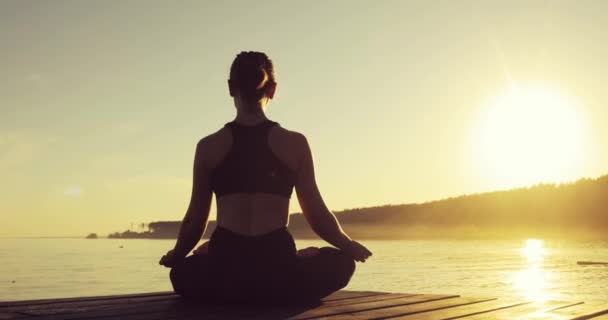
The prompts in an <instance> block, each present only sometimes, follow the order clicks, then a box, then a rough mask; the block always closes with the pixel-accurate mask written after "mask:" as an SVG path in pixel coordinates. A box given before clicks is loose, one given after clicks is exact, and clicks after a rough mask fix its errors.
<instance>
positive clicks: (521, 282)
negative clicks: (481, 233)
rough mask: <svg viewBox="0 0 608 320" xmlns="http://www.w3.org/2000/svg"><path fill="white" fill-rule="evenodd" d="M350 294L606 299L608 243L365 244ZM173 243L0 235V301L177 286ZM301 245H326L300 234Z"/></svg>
mask: <svg viewBox="0 0 608 320" xmlns="http://www.w3.org/2000/svg"><path fill="white" fill-rule="evenodd" d="M361 242H362V243H363V244H365V245H366V246H367V247H368V248H369V249H370V250H371V251H372V252H373V256H372V257H371V258H370V259H369V260H367V261H366V262H364V263H358V264H357V269H356V271H355V274H354V276H353V278H352V279H351V282H350V283H349V285H348V286H347V287H346V289H349V290H364V291H382V292H399V293H420V294H458V295H461V296H474V297H480V296H487V297H499V298H504V299H513V300H535V301H539V300H560V301H577V302H578V301H585V302H608V290H607V288H608V265H578V264H577V261H604V262H608V241H569V240H546V239H515V240H399V241H392V240H391V241H385V240H367V241H365V240H364V241H361ZM174 243H175V240H150V239H105V238H100V239H77V238H3V239H0V301H13V300H30V299H47V298H64V297H77V296H81V297H82V296H99V295H115V294H130V293H143V292H158V291H170V290H172V287H171V283H170V281H169V269H167V268H165V267H163V266H161V265H159V264H158V261H159V259H160V257H161V256H162V255H163V254H165V253H166V252H167V251H168V250H169V249H171V248H172V247H173V246H174ZM296 243H297V245H298V248H304V247H308V246H325V245H327V244H325V243H324V242H322V241H316V240H296Z"/></svg>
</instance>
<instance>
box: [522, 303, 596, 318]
mask: <svg viewBox="0 0 608 320" xmlns="http://www.w3.org/2000/svg"><path fill="white" fill-rule="evenodd" d="M603 314H608V303H580V304H577V305H574V306H569V307H565V308H559V309H554V310H549V311H547V312H544V313H539V314H536V315H530V316H528V317H527V318H525V319H542V317H545V319H556V320H565V319H568V320H571V319H576V320H583V319H597V317H598V316H600V315H603ZM594 317H595V318H594ZM606 319H608V317H606Z"/></svg>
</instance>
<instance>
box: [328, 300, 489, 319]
mask: <svg viewBox="0 0 608 320" xmlns="http://www.w3.org/2000/svg"><path fill="white" fill-rule="evenodd" d="M488 299H491V298H460V297H455V298H450V299H442V300H436V301H430V302H423V303H414V304H409V305H403V306H395V307H386V308H380V309H374V310H366V311H363V312H349V313H342V314H338V315H335V316H332V317H328V319H332V320H371V319H387V318H391V319H392V318H393V317H398V316H404V315H420V314H421V313H424V312H429V311H433V310H440V309H446V308H453V307H456V306H462V305H469V304H475V303H480V302H483V301H488Z"/></svg>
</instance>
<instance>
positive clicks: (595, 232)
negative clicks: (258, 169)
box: [113, 175, 608, 239]
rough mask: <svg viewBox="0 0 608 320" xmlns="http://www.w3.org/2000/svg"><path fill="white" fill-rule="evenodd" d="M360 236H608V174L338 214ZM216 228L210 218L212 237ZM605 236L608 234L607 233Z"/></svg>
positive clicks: (295, 221) (295, 229)
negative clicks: (592, 177)
mask: <svg viewBox="0 0 608 320" xmlns="http://www.w3.org/2000/svg"><path fill="white" fill-rule="evenodd" d="M335 214H336V216H337V217H338V220H339V221H340V222H341V224H342V226H343V227H344V229H345V230H346V231H347V232H348V233H349V234H350V235H351V236H352V237H354V238H358V239H409V238H443V237H449V238H506V237H512V236H517V237H520V236H524V237H534V236H538V237H545V236H547V237H548V236H554V237H588V238H598V237H601V238H608V175H607V176H603V177H600V178H597V179H581V180H578V181H576V182H573V183H568V184H560V185H556V184H539V185H535V186H532V187H529V188H520V189H513V190H507V191H496V192H488V193H481V194H474V195H466V196H460V197H455V198H449V199H444V200H439V201H432V202H427V203H422V204H404V205H385V206H379V207H369V208H356V209H348V210H344V211H339V212H335ZM179 223H180V222H179V221H164V222H153V223H150V224H149V225H148V226H149V229H150V231H148V232H143V233H141V232H140V233H135V232H124V233H115V234H113V236H114V237H129V238H130V237H138V238H140V237H145V238H175V237H176V235H177V230H178V229H179ZM214 227H215V222H214V221H211V222H210V223H209V225H208V228H207V230H206V232H205V236H206V237H208V236H209V235H210V233H211V232H212V231H213V229H214ZM289 229H290V231H291V232H292V234H293V235H294V236H295V237H297V238H313V237H316V236H315V235H314V234H313V233H312V231H311V230H310V228H309V227H308V224H307V223H306V221H305V219H304V217H303V215H302V214H292V215H291V216H290V224H289ZM604 235H606V236H604Z"/></svg>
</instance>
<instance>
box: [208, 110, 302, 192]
mask: <svg viewBox="0 0 608 320" xmlns="http://www.w3.org/2000/svg"><path fill="white" fill-rule="evenodd" d="M276 124H277V123H276V122H274V121H270V120H266V121H264V122H262V123H259V124H257V125H254V126H247V125H243V124H240V123H238V122H234V121H232V122H229V123H227V124H226V125H225V127H227V128H229V129H230V131H231V132H232V147H231V149H230V151H228V153H227V154H226V156H225V157H224V159H222V161H221V162H220V163H219V164H218V165H217V166H216V167H215V168H213V169H212V172H211V178H210V179H211V180H210V184H211V190H213V191H214V192H215V196H216V197H217V198H220V197H222V196H225V195H228V194H233V193H273V194H278V195H281V196H284V197H287V198H290V197H291V193H292V190H293V186H294V185H295V180H296V174H295V172H294V171H293V170H291V169H290V168H289V167H288V166H287V165H285V164H284V163H283V162H282V161H281V160H280V159H279V158H278V157H277V156H276V155H275V154H274V153H273V152H272V150H270V147H269V146H268V133H269V132H270V128H272V127H273V126H274V125H276Z"/></svg>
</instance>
